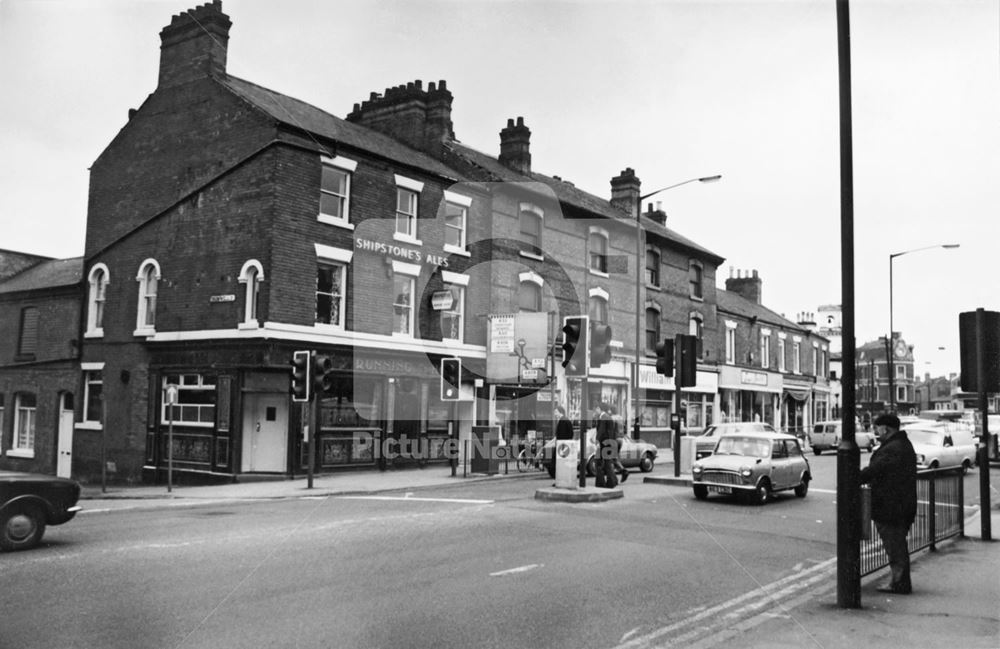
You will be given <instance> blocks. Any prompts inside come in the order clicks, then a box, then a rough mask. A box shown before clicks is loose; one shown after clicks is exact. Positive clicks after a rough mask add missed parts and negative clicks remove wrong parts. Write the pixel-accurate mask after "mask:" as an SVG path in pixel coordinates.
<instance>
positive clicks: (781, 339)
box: [778, 333, 787, 372]
mask: <svg viewBox="0 0 1000 649" xmlns="http://www.w3.org/2000/svg"><path fill="white" fill-rule="evenodd" d="M786 369H787V368H786V365H785V335H784V334H781V333H779V334H778V371H779V372H784V371H785V370H786Z"/></svg>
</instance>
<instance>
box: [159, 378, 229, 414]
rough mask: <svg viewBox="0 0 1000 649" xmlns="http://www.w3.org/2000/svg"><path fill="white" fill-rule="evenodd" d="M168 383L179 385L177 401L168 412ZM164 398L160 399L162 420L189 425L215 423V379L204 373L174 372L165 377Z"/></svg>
mask: <svg viewBox="0 0 1000 649" xmlns="http://www.w3.org/2000/svg"><path fill="white" fill-rule="evenodd" d="M168 385H176V386H177V402H176V403H175V404H174V406H173V412H172V413H171V412H168V409H169V408H170V406H168V405H167V399H166V391H167V386H168ZM163 393H164V394H163V398H161V399H160V422H161V423H163V424H166V423H169V421H170V420H171V419H172V420H173V421H174V422H175V423H177V422H183V423H184V424H185V425H187V426H205V427H209V426H214V425H215V402H216V392H215V380H214V378H213V377H211V376H205V375H204V374H173V375H166V376H164V377H163Z"/></svg>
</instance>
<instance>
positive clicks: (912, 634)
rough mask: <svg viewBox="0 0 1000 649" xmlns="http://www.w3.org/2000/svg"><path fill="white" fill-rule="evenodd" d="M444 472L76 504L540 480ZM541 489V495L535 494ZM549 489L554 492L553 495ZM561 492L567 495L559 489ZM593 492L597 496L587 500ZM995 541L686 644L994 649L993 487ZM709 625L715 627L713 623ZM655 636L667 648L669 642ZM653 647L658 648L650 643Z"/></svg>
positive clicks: (127, 494) (797, 601) (976, 524)
mask: <svg viewBox="0 0 1000 649" xmlns="http://www.w3.org/2000/svg"><path fill="white" fill-rule="evenodd" d="M660 457H661V458H664V459H666V460H667V461H665V462H660V463H658V465H657V468H658V471H657V473H658V474H659V475H654V476H647V477H646V478H645V481H646V482H652V483H660V484H680V485H683V484H690V478H689V477H688V476H681V477H680V478H674V477H673V468H672V467H673V465H672V463H671V462H670V459H669V458H670V454H669V452H667V453H661V456H660ZM457 474H458V475H457V476H452V475H451V469H450V467H447V466H427V467H424V468H406V469H395V470H387V471H350V472H341V473H337V474H331V475H316V476H314V477H313V486H312V488H311V489H310V488H309V487H308V480H307V478H306V477H305V476H303V477H296V478H295V479H288V478H284V479H280V480H256V481H244V482H237V483H227V484H221V485H212V486H187V485H184V486H176V485H175V486H174V487H173V489H172V491H170V492H168V491H167V488H166V486H165V485H155V486H134V487H133V486H128V487H126V486H109V487H108V488H107V489H106V490H102V489H101V487H100V486H96V487H95V486H84V488H83V493H82V496H81V499H82V502H81V503H80V504H81V505H82V506H83V508H84V510H85V511H88V512H89V513H97V512H103V511H114V510H124V509H136V508H142V509H147V508H158V507H176V506H190V505H196V504H208V503H212V502H220V501H221V502H226V501H234V500H259V499H282V498H304V497H324V496H333V495H348V494H367V493H379V492H395V491H404V492H409V491H419V490H421V489H430V488H441V487H447V486H455V487H461V486H462V485H466V484H469V483H470V482H489V481H494V482H498V481H503V480H511V479H518V478H537V477H538V473H537V472H535V471H529V472H526V473H518V472H517V471H516V470H515V469H514V468H513V467H511V469H510V472H509V473H508V474H506V475H504V474H500V475H492V476H487V475H478V474H473V475H470V476H467V477H463V476H462V470H461V467H460V468H459V469H458V471H457ZM627 490H628V486H627V485H626V486H625V487H624V489H623V488H622V487H619V488H617V489H613V490H605V489H597V488H595V487H587V488H586V489H584V490H572V489H555V488H549V487H548V486H546V487H545V488H542V489H539V490H537V492H536V498H538V499H541V500H564V501H566V502H581V501H593V500H594V499H595V498H596V499H600V500H609V499H613V498H621V497H622V496H623V495H624V491H627ZM542 492H545V494H544V495H539V494H540V493H542ZM553 493H555V497H553ZM560 493H564V495H565V497H561V496H560V495H559V494H560ZM594 494H598V496H596V497H595V496H594ZM990 504H991V508H990V511H989V513H988V515H989V516H990V526H991V532H992V534H991V536H992V540H983V539H982V538H981V537H982V535H981V529H982V519H981V515H982V512H981V511H978V510H977V511H976V512H975V513H974V514H972V515H971V516H970V517H969V518H967V519H966V522H965V534H966V536H965V538H958V539H951V540H947V541H944V542H942V543H939V544H938V546H937V551H935V552H931V551H928V550H923V551H921V552H918V553H915V554H914V555H913V558H912V567H911V572H912V577H913V594H911V595H887V594H884V593H879V592H877V591H876V590H875V588H876V586H878V585H881V584H883V583H884V582H886V581H887V575H888V570H887V569H883V570H880V571H879V572H877V573H875V574H873V575H869V576H868V577H866V578H864V579H862V583H861V598H860V599H861V602H860V604H861V605H860V607H858V608H841V607H840V606H838V601H837V600H838V594H837V583H836V578H835V573H833V576H831V578H830V579H829V580H828V582H826V583H820V584H818V585H816V586H814V587H812V588H810V589H808V590H804V591H802V592H801V594H798V595H796V596H795V597H794V599H791V600H789V601H781V600H778V601H777V602H775V603H774V604H773V605H768V606H766V607H763V610H761V611H760V612H758V613H756V614H754V615H753V616H751V617H748V618H744V619H740V620H734V621H733V623H732V624H731V625H728V626H725V627H724V630H722V631H713V632H712V635H709V636H706V637H700V638H698V639H696V640H695V639H692V640H691V641H687V642H684V643H683V646H684V647H685V649H710V648H712V647H731V646H733V645H734V644H736V645H738V646H741V647H762V648H767V649H783V648H786V647H787V648H792V647H794V648H795V649H801V648H803V647H822V648H824V649H826V648H829V649H833V648H840V647H845V648H851V649H856V648H861V647H864V648H865V649H881V648H886V649H889V648H892V649H898V647H906V648H907V649H936V648H938V647H961V648H962V649H977V648H983V649H1000V540H998V539H1000V493H998V492H997V490H996V489H995V488H994V489H993V490H992V493H991V499H990ZM712 628H713V630H714V629H718V628H720V627H719V625H718V624H715V625H713V627H712ZM658 642H662V643H664V646H680V645H674V644H673V643H671V642H670V640H669V638H663V639H661V640H660V641H658ZM654 646H655V645H654Z"/></svg>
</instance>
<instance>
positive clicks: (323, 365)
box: [312, 354, 333, 398]
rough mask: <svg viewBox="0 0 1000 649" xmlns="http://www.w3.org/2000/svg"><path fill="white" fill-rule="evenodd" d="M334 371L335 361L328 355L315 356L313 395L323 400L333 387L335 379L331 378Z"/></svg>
mask: <svg viewBox="0 0 1000 649" xmlns="http://www.w3.org/2000/svg"><path fill="white" fill-rule="evenodd" d="M332 371H333V360H332V359H331V358H330V357H329V356H327V355H326V354H316V355H315V356H313V376H312V386H313V395H315V396H316V397H318V398H323V395H324V394H326V392H327V391H328V390H329V389H330V387H331V386H332V385H333V377H331V376H330V372H332Z"/></svg>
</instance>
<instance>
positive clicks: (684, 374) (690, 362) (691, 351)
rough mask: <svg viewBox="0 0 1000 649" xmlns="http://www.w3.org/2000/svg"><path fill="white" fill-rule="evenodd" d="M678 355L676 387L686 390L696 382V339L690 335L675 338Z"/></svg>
mask: <svg viewBox="0 0 1000 649" xmlns="http://www.w3.org/2000/svg"><path fill="white" fill-rule="evenodd" d="M677 344H678V347H679V348H680V349H679V350H678V352H679V354H680V362H679V363H678V364H677V365H678V366H679V368H680V369H679V371H678V377H677V385H678V387H682V388H686V387H690V386H692V385H695V384H696V383H697V382H698V337H697V336H692V335H691V334H680V335H678V336H677Z"/></svg>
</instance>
